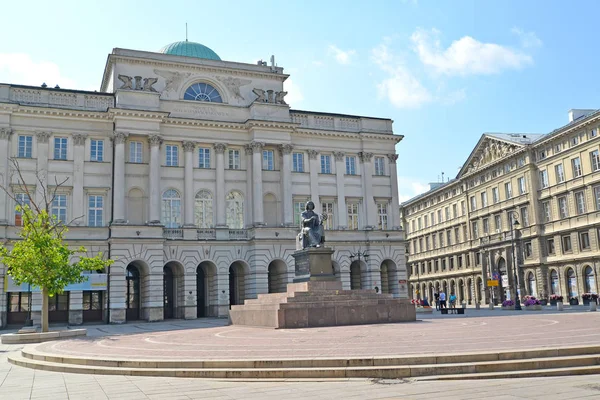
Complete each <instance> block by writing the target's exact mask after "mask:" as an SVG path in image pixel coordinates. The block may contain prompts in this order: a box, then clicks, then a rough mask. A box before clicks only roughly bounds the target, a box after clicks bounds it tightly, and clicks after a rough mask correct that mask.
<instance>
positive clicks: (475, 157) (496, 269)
mask: <svg viewBox="0 0 600 400" xmlns="http://www.w3.org/2000/svg"><path fill="white" fill-rule="evenodd" d="M599 126H600V113H598V112H597V111H595V110H573V111H572V112H571V121H570V123H569V124H568V125H566V126H563V127H561V128H559V129H557V130H555V131H553V132H551V133H549V134H547V135H530V134H527V135H523V134H484V135H483V136H482V137H481V140H480V141H479V143H478V144H477V146H476V147H475V149H474V150H473V152H472V153H471V155H470V157H469V159H468V160H467V162H466V163H465V165H464V167H463V168H462V169H461V171H460V173H459V174H458V176H457V177H456V178H455V179H452V180H450V181H448V182H444V183H440V184H432V188H431V190H430V191H428V192H426V193H424V194H422V195H420V196H418V197H416V198H414V199H412V200H409V201H407V202H405V203H403V204H402V205H401V214H402V219H403V221H404V224H405V227H406V233H407V249H408V251H409V254H410V255H409V256H408V261H407V263H408V265H409V274H410V284H411V287H410V292H411V296H412V297H413V298H417V297H419V298H422V297H423V296H426V297H427V298H429V299H432V298H433V293H434V292H435V291H438V290H440V289H443V290H445V291H446V293H454V294H456V295H457V297H458V301H459V302H462V301H465V302H467V303H468V304H474V303H475V302H478V301H479V302H481V303H482V304H483V303H489V302H490V301H492V299H493V300H494V301H496V302H498V301H502V300H503V299H505V298H506V297H507V296H511V292H512V293H514V287H515V286H514V281H515V278H516V280H517V281H518V286H519V290H520V293H521V295H526V294H527V295H535V296H537V297H539V298H542V299H549V297H550V295H552V294H561V295H563V296H564V301H565V302H568V301H569V298H575V299H577V300H578V301H579V303H580V304H581V302H582V301H583V299H582V294H584V293H586V292H587V293H598V285H599V284H598V279H597V276H598V275H597V273H598V271H599V270H600V264H599V262H598V256H599V254H600V245H599V243H600V230H599V229H598V226H599V225H600V213H599V211H600V158H599V156H598V152H599V149H600V139H599V138H598V129H599ZM515 221H518V224H517V225H515ZM513 236H514V240H512V238H513ZM515 259H516V260H517V262H516V263H514V261H513V260H515ZM513 264H516V265H518V268H517V274H515V272H514V269H513ZM494 275H497V276H498V277H499V284H500V286H499V287H498V288H495V289H489V288H487V287H486V286H487V285H486V281H487V279H489V278H492V277H493V276H494ZM417 290H418V293H417ZM512 296H513V298H514V294H513V295H512Z"/></svg>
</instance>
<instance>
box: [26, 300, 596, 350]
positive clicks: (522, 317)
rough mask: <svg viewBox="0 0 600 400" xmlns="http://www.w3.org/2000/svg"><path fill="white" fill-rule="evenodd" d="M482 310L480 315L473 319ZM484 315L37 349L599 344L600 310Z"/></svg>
mask: <svg viewBox="0 0 600 400" xmlns="http://www.w3.org/2000/svg"><path fill="white" fill-rule="evenodd" d="M475 313H476V311H475V310H473V311H472V312H471V313H470V314H473V315H474V314H475ZM479 313H480V314H481V315H482V316H480V317H470V318H461V317H462V316H458V315H457V316H451V317H450V318H447V317H446V316H444V318H441V317H439V316H432V317H428V318H425V317H424V318H425V319H422V320H421V321H419V322H416V323H400V324H381V325H356V326H338V327H324V328H311V329H279V330H276V329H267V328H252V327H246V326H223V324H224V323H225V322H226V321H223V320H207V321H206V322H202V324H203V325H202V326H201V327H202V328H203V329H187V328H189V327H195V326H198V327H200V326H199V325H198V323H196V324H193V323H191V322H192V321H173V322H170V323H162V324H160V325H159V324H137V325H132V326H129V325H123V326H120V327H115V326H104V327H98V328H95V329H98V330H99V331H100V330H101V331H103V332H101V333H103V335H104V336H102V337H91V338H87V339H71V340H62V341H58V342H48V343H42V344H40V345H37V346H36V347H37V349H38V350H39V351H41V352H44V353H50V354H57V355H82V356H89V357H115V358H135V359H200V360H201V359H221V360H224V359H249V358H254V359H277V358H291V357H293V358H319V357H371V356H396V355H405V354H413V355H414V354H431V353H436V354H439V353H462V352H485V351H496V350H512V349H533V348H540V347H550V346H553V347H554V346H576V345H587V344H598V343H600V330H599V329H598V326H600V312H579V313H575V312H571V313H544V312H541V313H538V312H534V311H521V312H518V313H515V312H514V311H513V312H512V313H509V312H507V311H504V312H502V311H489V310H488V311H487V312H483V311H481V312H479ZM491 313H495V314H491ZM501 313H504V314H501ZM188 322H190V323H188ZM164 327H168V330H165V329H164ZM156 330H159V331H158V332H157V331H156ZM119 331H121V332H119ZM140 332H143V333H140ZM540 332H543V333H544V334H540ZM97 333H98V332H96V333H93V334H94V335H95V334H97ZM123 333H127V334H123Z"/></svg>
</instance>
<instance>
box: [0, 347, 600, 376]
mask: <svg viewBox="0 0 600 400" xmlns="http://www.w3.org/2000/svg"><path fill="white" fill-rule="evenodd" d="M599 358H600V355H594V356H579V357H553V358H545V359H531V360H511V361H491V362H479V363H466V364H443V365H417V366H395V365H389V366H355V367H339V368H335V367H333V368H326V367H317V368H158V367H149V368H134V367H113V366H110V367H106V366H98V365H88V364H86V365H75V364H64V363H59V362H49V361H41V360H33V359H30V358H26V357H24V356H23V355H21V354H18V353H17V354H11V355H9V357H8V360H9V362H10V363H11V364H14V365H18V366H21V367H27V368H32V369H40V370H46V371H56V372H69V373H82V374H100V375H132V376H165V377H187V378H213V379H215V378H221V379H223V378H226V379H235V378H243V379H273V378H275V379H277V378H280V379H321V378H384V379H399V378H418V379H468V378H473V379H490V378H507V377H524V376H558V375H573V374H597V373H599V372H600V365H598V361H599ZM147 363H148V364H152V362H151V361H148V362H147ZM557 366H558V367H557Z"/></svg>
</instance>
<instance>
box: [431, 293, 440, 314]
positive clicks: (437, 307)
mask: <svg viewBox="0 0 600 400" xmlns="http://www.w3.org/2000/svg"><path fill="white" fill-rule="evenodd" d="M433 297H434V298H435V310H436V311H437V310H439V309H440V294H439V293H438V292H435V293H434V294H433Z"/></svg>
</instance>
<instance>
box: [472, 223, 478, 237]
mask: <svg viewBox="0 0 600 400" xmlns="http://www.w3.org/2000/svg"><path fill="white" fill-rule="evenodd" d="M471 226H472V227H473V239H478V238H479V225H478V224H477V221H473V222H472V225H471Z"/></svg>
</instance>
